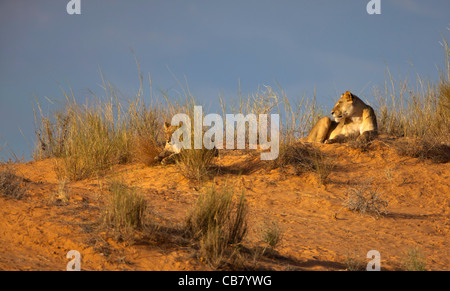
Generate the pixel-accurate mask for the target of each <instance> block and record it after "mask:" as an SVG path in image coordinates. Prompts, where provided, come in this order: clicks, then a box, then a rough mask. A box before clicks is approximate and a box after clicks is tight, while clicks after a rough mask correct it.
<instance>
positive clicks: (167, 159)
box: [155, 122, 182, 165]
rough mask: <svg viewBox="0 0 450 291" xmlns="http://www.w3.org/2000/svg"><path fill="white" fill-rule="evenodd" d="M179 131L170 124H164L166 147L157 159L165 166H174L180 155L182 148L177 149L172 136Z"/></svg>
mask: <svg viewBox="0 0 450 291" xmlns="http://www.w3.org/2000/svg"><path fill="white" fill-rule="evenodd" d="M177 129H178V127H177V126H172V125H171V124H170V123H169V122H164V140H165V142H166V145H165V146H164V149H163V150H162V151H161V152H160V153H159V155H158V156H157V157H155V160H156V161H157V162H158V163H161V164H163V165H167V164H173V163H175V161H176V159H177V158H178V156H179V155H180V152H181V150H182V148H179V147H177V145H176V144H175V143H173V141H172V135H173V133H174V132H175V131H176V130H177Z"/></svg>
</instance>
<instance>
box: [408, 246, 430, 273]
mask: <svg viewBox="0 0 450 291" xmlns="http://www.w3.org/2000/svg"><path fill="white" fill-rule="evenodd" d="M403 267H404V268H405V270H407V271H426V270H427V269H426V262H425V258H424V256H423V254H422V252H421V251H420V249H419V248H411V249H408V250H407V251H406V256H405V258H404V260H403Z"/></svg>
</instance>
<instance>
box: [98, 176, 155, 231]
mask: <svg viewBox="0 0 450 291" xmlns="http://www.w3.org/2000/svg"><path fill="white" fill-rule="evenodd" d="M109 192H110V196H109V197H108V199H107V202H106V206H105V207H104V209H103V213H102V218H103V224H104V225H105V226H107V227H109V228H112V229H115V230H118V231H119V232H128V231H130V230H135V229H139V228H142V227H144V226H145V221H144V219H145V213H146V210H147V204H146V202H145V199H144V197H143V196H142V195H141V194H139V193H138V192H137V190H136V189H130V188H129V187H128V186H126V185H124V184H122V183H120V182H117V181H114V182H112V183H111V185H110V187H109Z"/></svg>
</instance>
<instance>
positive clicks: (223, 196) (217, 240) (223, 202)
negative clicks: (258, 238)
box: [186, 186, 248, 268]
mask: <svg viewBox="0 0 450 291" xmlns="http://www.w3.org/2000/svg"><path fill="white" fill-rule="evenodd" d="M236 200H237V201H236ZM247 212H248V206H247V202H246V200H245V196H244V194H243V193H242V194H241V195H240V197H238V198H235V197H234V193H233V191H232V190H231V189H229V188H224V189H223V190H222V192H221V193H220V192H218V191H217V189H216V188H215V187H214V186H213V187H211V188H209V189H207V190H206V191H204V192H202V193H201V194H200V196H199V197H198V200H197V203H196V204H195V206H194V207H193V208H192V209H191V211H190V212H189V214H188V216H187V218H186V230H187V232H188V233H189V234H190V236H191V237H192V238H193V239H194V240H196V241H198V242H199V243H200V255H201V257H202V258H204V260H206V261H207V262H208V263H209V264H211V265H212V266H213V267H215V268H218V267H220V266H221V265H222V264H223V263H224V259H225V258H226V255H227V252H228V253H229V246H230V245H233V244H239V243H240V242H242V240H243V239H244V237H245V235H246V234H247Z"/></svg>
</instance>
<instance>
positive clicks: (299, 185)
mask: <svg viewBox="0 0 450 291" xmlns="http://www.w3.org/2000/svg"><path fill="white" fill-rule="evenodd" d="M321 149H322V150H323V151H324V152H326V153H328V154H330V155H334V156H336V157H338V156H339V158H337V159H336V163H337V164H336V168H335V170H334V171H333V173H332V174H331V175H330V177H329V182H328V184H327V185H326V186H321V187H318V186H317V185H318V184H317V181H316V178H315V176H314V174H308V173H307V174H303V175H301V176H295V175H293V174H292V173H290V171H287V172H281V171H280V170H278V169H276V170H270V171H269V170H266V169H258V163H257V162H255V163H256V164H255V170H254V171H253V172H252V173H251V174H248V173H245V172H244V173H243V174H238V173H239V169H241V170H242V166H244V165H246V166H249V165H252V162H251V161H250V157H249V156H248V155H246V154H245V153H241V152H236V151H234V152H232V151H231V152H224V153H222V154H221V156H220V158H219V159H218V161H216V162H217V164H219V165H221V166H222V169H223V171H222V173H221V174H220V175H218V176H217V177H216V178H215V180H214V181H212V182H209V183H216V184H217V185H219V186H220V185H224V184H225V183H227V184H228V185H232V186H234V187H236V188H237V189H245V193H246V197H247V200H248V203H249V207H250V215H249V226H250V231H249V235H248V237H247V239H246V240H245V241H244V243H243V244H244V245H246V246H248V247H254V246H258V245H260V242H259V239H258V231H257V230H258V227H259V226H260V225H261V223H262V222H263V221H266V220H273V221H276V222H277V223H278V224H279V225H280V227H281V228H282V230H283V232H284V236H283V241H282V244H281V246H280V247H278V248H277V252H276V253H275V254H274V255H272V256H271V257H270V258H268V257H264V258H259V259H256V260H255V262H246V263H247V266H248V265H253V266H254V267H255V268H257V269H272V270H344V269H346V268H347V265H346V260H347V259H348V258H349V257H355V258H356V259H358V260H360V261H362V262H363V263H364V264H365V263H366V262H367V261H368V260H366V259H365V257H366V254H367V252H368V251H370V250H377V251H379V252H380V254H381V267H382V269H384V270H399V269H401V268H402V261H403V260H404V257H405V253H406V250H408V249H411V248H413V247H416V246H418V247H420V249H421V251H422V253H423V254H424V256H425V258H426V262H427V268H428V269H430V270H449V268H450V267H449V266H450V254H449V250H450V245H449V244H450V239H449V237H450V232H449V230H450V166H449V164H448V163H447V164H432V163H429V162H421V161H418V160H417V159H413V158H405V157H399V156H398V155H397V154H396V152H395V150H394V149H393V148H392V147H391V146H389V144H387V143H385V142H383V141H376V142H375V143H374V144H373V145H371V147H370V149H369V151H368V152H360V151H359V150H355V149H351V148H349V147H348V146H347V145H345V144H336V145H322V146H321ZM53 166H54V161H53V160H43V161H36V162H29V163H26V164H16V165H14V167H15V169H16V171H17V173H18V174H19V175H22V176H23V177H25V178H26V179H28V182H27V187H28V190H27V193H28V194H29V195H27V197H26V198H24V199H22V200H12V199H5V198H3V197H0V205H1V207H0V270H65V269H66V264H67V263H68V261H69V260H68V259H66V254H67V252H68V251H70V250H78V251H79V252H80V253H81V256H82V269H83V270H209V269H210V268H209V267H208V266H207V265H205V264H204V263H202V262H201V260H199V259H197V258H196V257H195V256H194V255H193V253H195V252H194V251H193V250H192V247H191V246H190V245H189V243H188V242H186V241H182V240H181V241H180V239H177V238H176V237H177V236H176V233H177V232H180V229H181V227H182V224H183V222H184V217H185V215H186V213H187V211H188V209H189V207H190V206H191V205H192V204H193V203H194V202H195V200H196V197H197V196H198V190H199V186H198V185H195V184H193V183H192V182H189V181H187V180H186V179H185V178H183V176H181V175H180V174H179V173H178V172H177V169H176V167H175V166H165V167H164V166H158V167H153V168H149V167H144V166H143V165H139V164H134V165H126V166H117V167H115V168H114V169H113V170H112V171H111V172H110V173H109V174H108V175H107V176H106V177H103V178H98V179H91V180H84V181H79V182H74V183H67V184H66V188H65V189H66V191H68V193H69V195H70V200H69V202H68V203H67V204H64V203H59V202H58V201H56V202H54V203H48V199H49V197H50V196H51V195H52V193H54V192H55V191H57V188H58V179H57V177H56V175H55V173H54V171H53ZM114 178H118V179H123V181H125V182H126V183H127V184H129V185H132V186H136V187H138V188H139V189H141V191H142V193H144V194H145V197H146V199H147V200H148V204H149V205H150V207H151V209H152V211H153V213H154V216H155V217H156V219H157V222H158V224H159V225H160V230H161V229H167V231H166V233H168V234H169V233H170V234H172V235H167V236H166V237H159V238H156V239H155V238H153V239H146V238H145V237H141V238H140V239H138V240H135V241H134V243H130V242H121V241H120V240H119V241H118V240H117V239H114V238H113V237H111V235H108V234H106V233H101V232H100V233H99V232H98V231H95V232H94V231H92V227H93V226H92V222H95V221H97V220H98V216H99V207H101V203H102V194H101V193H102V191H103V189H105V187H106V186H105V185H106V183H107V181H108V180H111V179H114ZM368 180H370V181H371V182H372V185H375V186H376V189H377V190H378V191H379V193H381V194H382V195H383V198H385V199H387V200H388V201H389V207H388V211H389V214H388V215H386V216H383V217H381V218H379V219H374V218H372V217H369V216H361V215H359V214H357V213H353V212H350V211H348V210H346V209H344V208H343V207H342V202H343V200H344V198H345V194H346V192H347V190H348V189H349V188H351V187H354V186H355V185H358V184H360V183H363V182H365V181H368ZM178 237H180V236H178Z"/></svg>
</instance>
